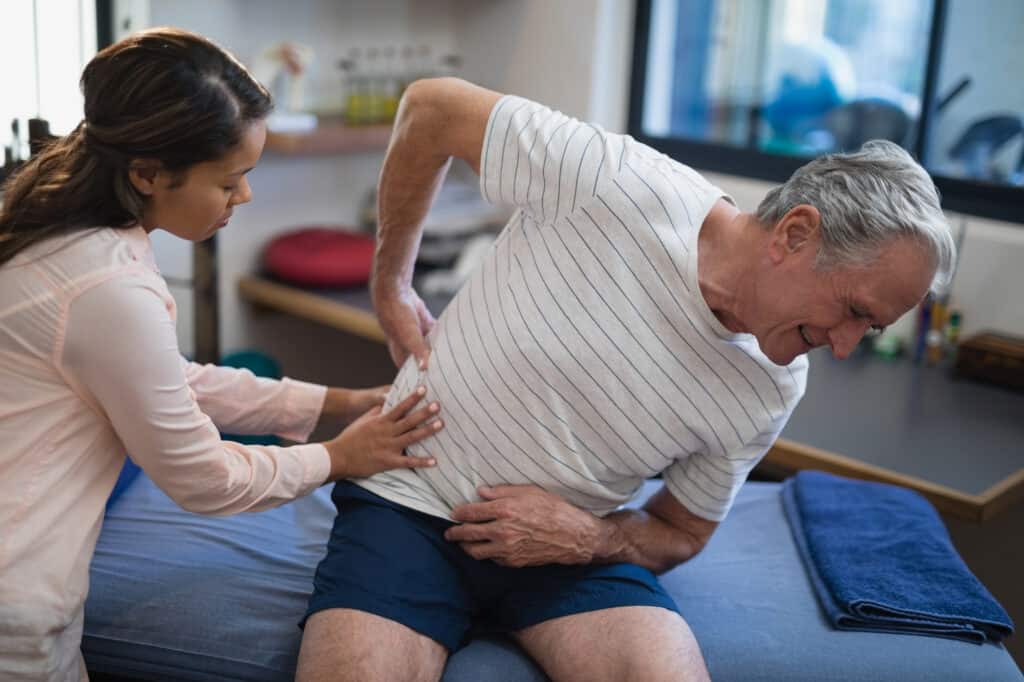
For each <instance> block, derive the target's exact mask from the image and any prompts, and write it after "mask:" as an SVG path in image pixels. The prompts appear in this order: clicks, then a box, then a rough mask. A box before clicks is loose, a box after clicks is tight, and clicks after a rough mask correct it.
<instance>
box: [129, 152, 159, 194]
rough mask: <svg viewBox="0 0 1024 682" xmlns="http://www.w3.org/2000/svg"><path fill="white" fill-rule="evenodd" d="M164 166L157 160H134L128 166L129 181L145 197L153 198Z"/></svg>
mask: <svg viewBox="0 0 1024 682" xmlns="http://www.w3.org/2000/svg"><path fill="white" fill-rule="evenodd" d="M161 170H163V164H161V163H160V162H159V161H157V160H156V159H132V162H131V163H130V164H128V180H129V182H131V183H132V187H134V188H135V189H136V190H138V192H139V193H140V194H142V195H143V196H147V197H149V196H153V192H155V191H156V181H157V178H158V177H159V176H160V171H161Z"/></svg>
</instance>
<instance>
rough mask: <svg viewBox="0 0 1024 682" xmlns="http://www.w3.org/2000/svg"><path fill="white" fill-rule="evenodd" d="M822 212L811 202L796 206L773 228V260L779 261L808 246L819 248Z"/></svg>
mask: <svg viewBox="0 0 1024 682" xmlns="http://www.w3.org/2000/svg"><path fill="white" fill-rule="evenodd" d="M820 229H821V214H820V213H818V209H816V208H814V207H813V206H811V205H810V204H800V205H798V206H794V207H793V208H791V209H789V211H787V212H786V215H784V216H782V219H781V220H779V222H777V223H776V224H775V227H774V228H772V239H771V256H772V261H773V262H776V263H779V262H781V261H782V260H783V259H785V258H786V256H788V255H790V254H795V253H799V252H800V251H802V250H804V249H807V248H814V249H815V250H817V247H818V241H819V236H820V235H819V230H820Z"/></svg>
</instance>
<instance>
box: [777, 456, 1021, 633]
mask: <svg viewBox="0 0 1024 682" xmlns="http://www.w3.org/2000/svg"><path fill="white" fill-rule="evenodd" d="M782 499H783V504H784V506H785V509H786V516H787V517H788V519H789V523H790V527H791V528H792V530H793V537H794V538H795V540H796V544H797V546H798V548H799V550H800V553H801V555H802V556H803V559H804V563H805V564H806V566H807V569H808V572H809V573H810V576H811V582H812V583H813V584H814V589H815V592H817V594H818V598H819V600H820V601H821V604H822V606H823V607H824V609H825V612H826V613H827V615H828V617H829V619H830V620H831V621H832V624H833V625H834V626H835V627H837V628H839V629H841V630H867V631H876V632H902V633H910V634H919V635H933V636H937V637H950V638H954V639H963V640H966V641H969V642H976V643H978V644H982V643H984V642H985V641H986V640H989V641H993V642H998V641H999V640H1001V639H1002V638H1003V637H1007V636H1009V635H1011V634H1013V622H1012V621H1011V620H1010V617H1009V616H1008V615H1007V613H1006V611H1005V610H1004V609H1003V607H1002V606H1000V605H999V603H998V602H996V600H995V599H994V598H993V597H992V595H991V594H990V593H989V591H988V590H986V589H985V586H984V585H982V584H981V582H979V581H978V579H977V578H976V577H974V574H973V573H971V571H970V569H968V568H967V566H966V564H964V562H963V559H961V558H960V555H959V554H958V553H957V551H956V549H955V548H954V547H953V544H952V542H950V539H949V534H948V533H947V532H946V528H945V526H944V525H943V524H942V520H941V519H940V518H939V515H938V513H937V512H936V511H935V509H934V508H933V507H932V505H931V504H930V503H929V502H928V501H927V500H926V499H925V498H924V497H922V496H921V495H919V494H918V493H916V492H914V491H912V490H907V489H906V488H900V487H898V486H894V485H886V484H884V483H868V482H865V481H857V480H853V479H849V478H842V477H840V476H833V475H831V474H826V473H824V472H821V471H801V472H799V473H798V474H796V475H795V476H793V477H791V478H789V479H788V480H787V481H786V482H785V484H784V485H783V489H782Z"/></svg>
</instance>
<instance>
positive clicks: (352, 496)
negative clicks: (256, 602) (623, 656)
mask: <svg viewBox="0 0 1024 682" xmlns="http://www.w3.org/2000/svg"><path fill="white" fill-rule="evenodd" d="M331 499H333V500H334V504H335V506H336V507H337V508H338V516H337V518H336V519H335V521H334V529H333V530H332V531H331V537H330V540H329V541H328V544H327V556H326V557H325V558H324V559H323V561H321V562H320V565H319V566H318V567H317V569H316V577H315V578H314V584H313V595H312V596H311V597H310V599H309V608H308V609H307V611H306V616H305V617H304V618H303V620H302V623H300V627H301V626H302V625H304V624H305V622H306V619H307V618H309V617H310V616H311V615H313V614H314V613H316V612H317V611H323V610H325V609H356V610H359V611H366V612H368V613H373V614H376V615H378V616H382V617H384V618H387V619H389V620H393V621H396V622H399V623H402V624H403V625H405V626H407V627H409V628H411V629H413V630H415V631H416V632H419V633H420V634H423V635H426V636H427V637H430V638H431V639H433V640H435V641H437V642H440V643H441V644H443V645H444V646H445V647H447V649H448V650H449V652H454V651H456V650H457V649H459V647H461V646H463V645H464V644H465V643H467V642H468V640H469V639H470V638H471V637H472V636H474V635H477V634H483V633H489V632H511V631H515V630H521V629H523V628H526V627H529V626H531V625H536V624H537V623H541V622H543V621H546V620H550V619H552V618H558V617H560V616H567V615H570V614H574V613H584V612H587V611H597V610H599V609H608V608H614V607H618V606H659V607H661V608H665V609H669V610H671V611H675V612H676V613H678V611H679V610H678V608H677V607H676V604H675V602H674V601H672V598H671V597H669V596H668V594H667V593H666V592H665V590H664V589H662V587H661V585H660V584H659V583H658V580H657V578H655V577H654V574H653V573H651V572H650V571H648V570H647V569H646V568H642V567H640V566H636V565H633V564H608V565H593V566H563V565H559V564H552V565H549V566H535V567H529V568H507V567H504V566H500V565H498V564H496V563H494V562H493V561H490V560H482V561H481V560H477V559H474V558H473V557H471V556H469V555H468V554H466V552H465V551H464V550H463V549H462V547H461V546H460V545H459V544H458V543H456V542H449V541H448V540H445V539H444V532H445V530H447V529H448V528H449V527H451V526H452V525H453V524H452V523H451V522H450V521H446V520H444V519H441V518H438V517H436V516H431V515H429V514H423V513H421V512H418V511H415V510H412V509H408V508H406V507H403V506H401V505H398V504H395V503H393V502H389V501H388V500H385V499H384V498H382V497H380V496H378V495H375V494H373V493H371V492H370V491H368V490H365V489H363V488H360V487H359V486H357V485H355V484H353V483H349V482H347V481H340V482H338V483H337V484H336V485H335V486H334V491H333V492H332V494H331Z"/></svg>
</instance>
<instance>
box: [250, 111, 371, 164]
mask: <svg viewBox="0 0 1024 682" xmlns="http://www.w3.org/2000/svg"><path fill="white" fill-rule="evenodd" d="M390 139H391V125H390V124H381V125H365V126H351V125H346V124H345V123H344V122H342V121H341V120H340V119H331V118H322V119H321V120H320V123H319V125H317V127H316V128H315V129H313V130H310V131H308V132H296V133H291V132H289V133H285V132H268V133H267V144H266V149H267V151H268V152H271V153H274V154H279V155H282V156H315V155H327V154H345V153H348V152H360V151H373V150H383V149H385V148H386V147H387V145H388V140H390Z"/></svg>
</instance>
